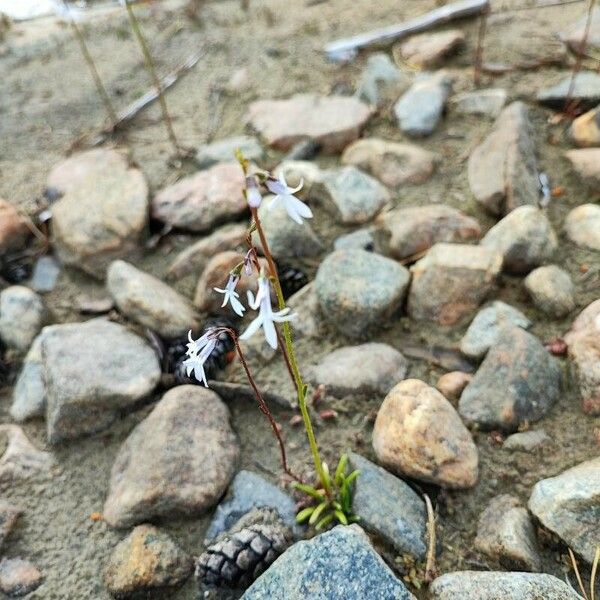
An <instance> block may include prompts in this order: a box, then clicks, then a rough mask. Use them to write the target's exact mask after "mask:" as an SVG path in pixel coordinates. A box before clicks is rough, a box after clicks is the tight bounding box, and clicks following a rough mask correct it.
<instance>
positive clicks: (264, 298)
mask: <svg viewBox="0 0 600 600" xmlns="http://www.w3.org/2000/svg"><path fill="white" fill-rule="evenodd" d="M248 304H249V306H250V307H251V308H252V309H253V310H258V316H257V317H256V318H255V319H254V321H252V323H250V325H248V328H247V329H246V331H244V333H242V335H240V338H239V339H240V340H247V339H248V338H250V337H251V336H252V335H254V334H255V333H256V332H257V331H258V330H259V329H260V327H262V328H263V332H264V334H265V339H266V340H267V343H268V344H269V346H271V348H273V349H274V350H276V349H277V331H276V330H275V323H283V322H284V321H291V320H292V319H294V318H295V317H296V315H295V314H289V312H290V309H289V308H288V307H286V308H284V309H283V310H278V311H275V312H273V308H272V306H271V286H270V284H269V280H268V279H267V278H266V277H265V276H264V275H261V277H260V278H259V280H258V292H257V293H256V297H254V295H253V294H252V292H251V291H248Z"/></svg>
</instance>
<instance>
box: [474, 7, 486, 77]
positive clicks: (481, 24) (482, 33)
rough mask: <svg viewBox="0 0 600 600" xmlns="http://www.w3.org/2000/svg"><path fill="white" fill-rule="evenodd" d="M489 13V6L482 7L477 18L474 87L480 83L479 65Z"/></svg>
mask: <svg viewBox="0 0 600 600" xmlns="http://www.w3.org/2000/svg"><path fill="white" fill-rule="evenodd" d="M489 13H490V9H489V7H488V8H486V9H484V11H483V13H482V14H481V17H480V20H479V32H478V33H477V49H476V50H475V68H474V69H473V83H474V84H475V87H479V86H480V85H481V65H482V63H483V47H484V44H485V34H486V30H487V20H488V15H489Z"/></svg>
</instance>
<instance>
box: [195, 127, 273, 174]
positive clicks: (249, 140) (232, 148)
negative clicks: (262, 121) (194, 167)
mask: <svg viewBox="0 0 600 600" xmlns="http://www.w3.org/2000/svg"><path fill="white" fill-rule="evenodd" d="M237 150H240V151H241V153H242V154H243V155H244V158H245V159H246V160H249V161H260V160H263V159H264V157H265V151H264V148H263V147H262V146H261V145H260V143H259V141H258V140H257V139H256V138H254V137H251V136H249V135H238V136H236V137H230V138H225V139H223V140H217V141H215V142H212V143H210V144H204V145H202V146H200V148H198V151H197V152H196V162H197V163H198V166H199V167H200V168H201V169H207V168H209V167H212V166H213V165H215V164H217V163H225V162H232V161H234V160H236V158H235V153H236V151H237Z"/></svg>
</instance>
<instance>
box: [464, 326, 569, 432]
mask: <svg viewBox="0 0 600 600" xmlns="http://www.w3.org/2000/svg"><path fill="white" fill-rule="evenodd" d="M560 380H561V377H560V369H559V367H558V364H557V362H556V360H555V359H554V358H553V357H552V356H551V355H550V354H549V353H548V352H547V351H546V349H545V348H544V347H543V346H542V344H541V342H540V341H539V340H538V339H537V338H536V337H534V336H533V335H531V334H530V333H527V332H526V331H524V330H523V329H521V328H520V327H514V326H510V325H509V326H506V327H505V328H503V330H502V331H501V333H500V335H499V337H498V340H497V341H496V343H495V344H494V345H493V346H492V347H491V348H490V350H489V352H488V353H487V356H486V357H485V359H484V361H483V362H482V363H481V366H480V367H479V369H478V371H477V373H476V374H475V377H473V380H472V381H471V383H469V385H468V386H467V387H466V388H465V390H464V392H463V393H462V395H461V397H460V402H459V405H458V411H459V413H460V415H461V416H462V417H463V419H465V420H466V421H468V422H470V423H474V424H477V425H478V426H479V427H481V428H482V429H502V430H506V431H515V430H516V429H518V427H519V425H521V424H522V423H524V422H532V421H537V420H539V419H541V418H542V417H543V416H544V415H545V414H546V413H547V412H548V411H549V410H550V408H551V407H552V405H553V404H554V403H555V402H556V400H557V399H558V396H559V394H560V391H561V387H560Z"/></svg>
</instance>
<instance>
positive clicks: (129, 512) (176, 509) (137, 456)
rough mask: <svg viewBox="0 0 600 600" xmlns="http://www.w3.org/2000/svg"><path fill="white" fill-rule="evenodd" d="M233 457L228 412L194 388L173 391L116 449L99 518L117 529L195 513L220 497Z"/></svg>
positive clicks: (234, 443) (235, 448)
mask: <svg viewBox="0 0 600 600" xmlns="http://www.w3.org/2000/svg"><path fill="white" fill-rule="evenodd" d="M238 457H239V444H238V441H237V437H236V435H235V433H234V432H233V430H232V429H231V426H230V424H229V410H228V409H227V407H226V406H225V404H223V402H222V401H221V400H220V398H219V397H218V396H217V395H216V394H215V393H214V392H212V391H210V390H207V389H205V388H202V387H199V386H195V385H182V386H178V387H176V388H173V389H172V390H170V391H169V392H167V393H166V394H165V395H164V396H163V398H162V399H161V400H160V402H159V403H158V404H157V405H156V406H155V408H154V410H153V411H152V412H151V413H150V414H149V415H148V416H147V417H146V419H145V420H144V421H142V422H141V423H140V424H139V425H137V427H136V428H135V429H134V430H133V431H132V432H131V433H130V434H129V437H128V438H127V439H126V440H125V442H124V443H123V445H122V446H121V448H120V450H119V453H118V454H117V457H116V459H115V462H114V465H113V467H112V471H111V478H110V490H109V493H108V498H107V499H106V503H105V505H104V518H105V520H106V522H107V523H108V524H109V525H111V526H112V527H121V528H123V527H129V526H131V525H134V524H136V523H142V522H144V521H148V520H152V519H155V518H158V517H173V516H175V515H185V516H191V515H197V514H200V513H202V512H203V511H205V510H206V509H208V508H210V507H212V506H214V505H215V504H216V503H217V502H218V500H219V498H220V497H221V496H222V495H223V493H224V492H225V490H226V489H227V486H228V485H229V482H230V481H231V478H232V477H233V473H234V470H235V466H236V463H237V460H238Z"/></svg>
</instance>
